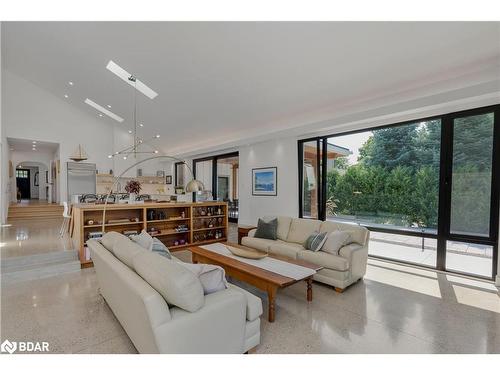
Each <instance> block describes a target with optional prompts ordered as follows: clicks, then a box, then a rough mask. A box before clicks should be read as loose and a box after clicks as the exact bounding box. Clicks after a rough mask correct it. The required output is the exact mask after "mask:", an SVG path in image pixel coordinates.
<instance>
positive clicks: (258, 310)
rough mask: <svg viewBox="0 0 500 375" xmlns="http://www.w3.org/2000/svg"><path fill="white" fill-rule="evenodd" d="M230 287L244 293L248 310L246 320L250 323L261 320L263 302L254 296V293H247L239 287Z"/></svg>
mask: <svg viewBox="0 0 500 375" xmlns="http://www.w3.org/2000/svg"><path fill="white" fill-rule="evenodd" d="M229 287H230V288H232V289H234V290H237V291H238V292H240V293H242V294H243V295H244V296H245V297H246V299H247V310H246V318H247V320H248V321H250V322H251V321H253V320H255V319H259V318H260V316H261V315H262V300H261V299H260V298H259V297H257V296H254V295H253V294H252V293H250V292H248V291H246V290H245V289H243V288H240V287H239V286H236V285H233V284H229Z"/></svg>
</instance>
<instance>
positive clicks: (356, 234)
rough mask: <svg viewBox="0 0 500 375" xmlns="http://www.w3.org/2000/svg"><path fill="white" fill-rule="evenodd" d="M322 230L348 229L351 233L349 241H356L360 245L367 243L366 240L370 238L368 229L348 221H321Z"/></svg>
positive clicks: (329, 231)
mask: <svg viewBox="0 0 500 375" xmlns="http://www.w3.org/2000/svg"><path fill="white" fill-rule="evenodd" d="M320 230H321V232H328V233H331V232H334V231H339V230H340V231H346V232H349V234H350V239H349V240H348V241H347V243H351V242H356V243H358V244H360V245H363V246H364V245H365V244H366V240H367V238H368V229H366V228H364V227H362V226H360V225H356V224H347V223H339V222H335V221H323V222H322V223H321V229H320Z"/></svg>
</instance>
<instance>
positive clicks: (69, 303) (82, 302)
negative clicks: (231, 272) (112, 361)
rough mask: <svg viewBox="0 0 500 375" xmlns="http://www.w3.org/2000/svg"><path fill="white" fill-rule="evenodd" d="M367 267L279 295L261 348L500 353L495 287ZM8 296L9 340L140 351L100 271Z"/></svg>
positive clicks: (68, 349)
mask: <svg viewBox="0 0 500 375" xmlns="http://www.w3.org/2000/svg"><path fill="white" fill-rule="evenodd" d="M177 254H178V256H179V257H180V258H183V259H184V260H188V259H189V258H190V253H189V252H188V251H183V252H178V253H177ZM369 263H370V264H369V266H368V272H367V275H366V277H365V279H364V280H363V281H362V282H360V283H358V284H356V285H353V286H352V287H350V288H348V289H347V290H346V291H345V292H344V293H343V294H338V293H336V292H335V291H334V290H333V289H332V288H331V287H328V286H325V285H322V284H318V283H315V284H314V300H313V302H312V303H307V302H306V296H305V285H302V284H297V285H294V286H291V287H289V288H287V289H285V290H283V291H282V292H280V293H279V294H278V297H277V311H276V313H277V315H276V321H275V322H274V323H269V322H267V321H265V320H264V319H263V321H262V324H261V332H262V343H261V345H260V346H259V347H258V348H257V353H500V297H499V293H498V290H497V289H496V288H495V287H494V286H493V284H491V283H487V282H481V281H474V280H469V279H465V278H461V277H455V276H449V275H444V274H439V273H436V272H432V271H427V270H419V269H416V268H411V267H406V266H400V265H394V264H391V263H385V262H380V261H375V260H370V261H369ZM255 292H256V293H257V294H258V295H260V296H262V295H261V294H260V293H259V292H258V291H255ZM1 297H2V298H1V331H0V336H1V340H2V341H3V340H5V339H9V340H11V341H12V340H30V341H33V340H34V341H48V342H49V343H50V349H51V352H57V353H134V352H135V348H134V346H133V345H132V343H131V342H130V340H129V339H128V337H127V335H126V333H125V331H124V330H123V328H122V327H121V326H120V324H119V323H118V321H117V320H116V318H115V317H114V315H113V313H112V312H111V310H110V309H109V307H108V306H107V304H106V302H105V301H104V300H103V298H102V297H101V296H100V294H99V285H98V284H97V280H96V275H95V272H94V269H86V270H82V271H80V272H76V273H71V274H66V275H61V276H56V277H51V278H47V279H43V280H37V281H36V282H24V283H18V284H15V285H11V286H6V287H3V288H2V296H1ZM262 297H263V296H262ZM263 301H264V304H265V299H264V298H263Z"/></svg>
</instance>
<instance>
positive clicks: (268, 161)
mask: <svg viewBox="0 0 500 375" xmlns="http://www.w3.org/2000/svg"><path fill="white" fill-rule="evenodd" d="M297 152H298V151H297V139H296V138H282V139H277V140H271V141H267V142H261V143H256V144H253V145H248V146H244V147H241V148H240V149H239V157H240V169H239V205H240V207H239V223H241V224H257V220H258V218H259V217H262V216H266V215H285V216H292V217H297V216H298V213H299V203H298V196H299V195H298V194H299V188H298V178H299V177H298V168H297ZM263 167H277V168H278V170H277V171H278V174H277V192H278V194H277V196H275V197H274V196H269V197H264V196H253V195H252V168H263Z"/></svg>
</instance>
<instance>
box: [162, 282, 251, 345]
mask: <svg viewBox="0 0 500 375" xmlns="http://www.w3.org/2000/svg"><path fill="white" fill-rule="evenodd" d="M246 306H247V300H246V297H245V295H243V294H242V293H240V292H239V291H237V290H235V289H233V288H229V289H225V290H222V291H220V292H216V293H212V294H208V295H206V296H205V305H204V306H203V307H202V308H201V309H200V310H198V311H196V312H193V313H190V312H188V311H185V310H182V309H180V308H178V307H174V308H171V309H170V314H171V317H172V319H171V320H170V321H169V322H166V323H165V324H163V325H161V326H159V327H157V328H156V329H155V330H154V331H155V337H156V341H157V344H158V348H159V350H160V353H178V354H180V353H190V354H213V353H226V354H231V353H238V354H241V353H243V352H244V341H245V326H246Z"/></svg>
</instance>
